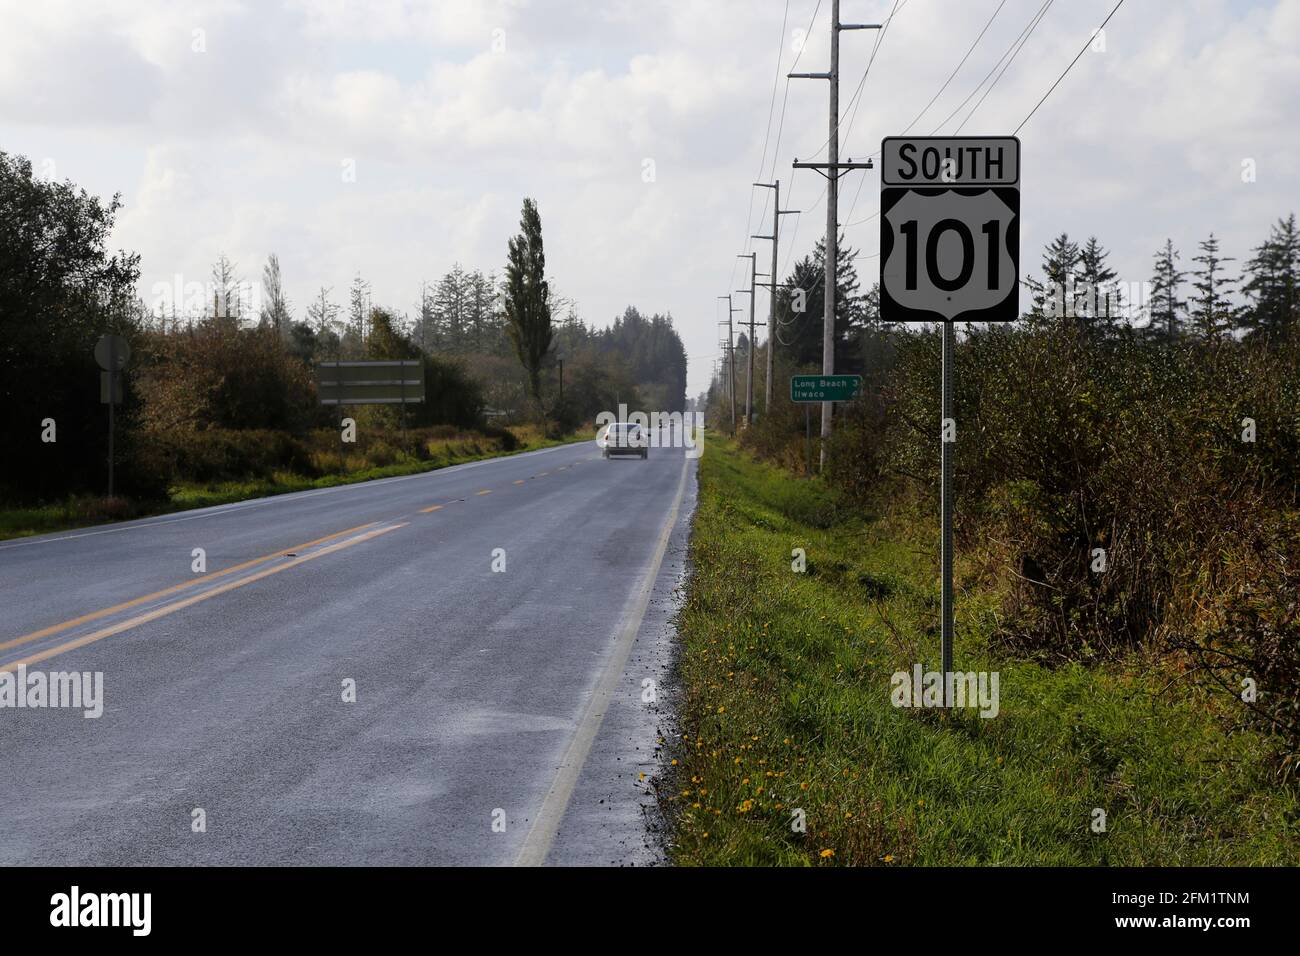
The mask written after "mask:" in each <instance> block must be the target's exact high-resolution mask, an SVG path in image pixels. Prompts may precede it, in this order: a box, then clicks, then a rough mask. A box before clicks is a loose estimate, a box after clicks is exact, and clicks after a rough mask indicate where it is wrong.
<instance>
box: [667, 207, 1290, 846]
mask: <svg viewBox="0 0 1300 956" xmlns="http://www.w3.org/2000/svg"><path fill="white" fill-rule="evenodd" d="M819 256H820V250H817V252H816V253H815V254H814V256H813V257H811V258H810V259H806V260H804V261H803V262H801V263H799V264H798V265H797V266H796V269H795V274H794V275H792V276H791V278H790V281H791V283H793V284H794V285H796V286H798V285H800V284H802V286H803V287H810V286H808V282H810V281H811V280H812V279H815V278H816V274H817V273H818V272H819V271H820V267H821V262H820V258H819ZM1232 261H1234V260H1233V259H1232V257H1230V256H1227V255H1226V254H1225V253H1224V252H1223V251H1221V250H1220V247H1219V243H1218V240H1217V239H1216V238H1215V237H1214V236H1213V235H1211V236H1210V237H1209V238H1207V239H1205V240H1203V241H1201V242H1200V243H1199V244H1198V254H1197V255H1195V256H1193V257H1192V259H1191V262H1190V268H1188V269H1187V271H1184V270H1183V269H1182V268H1181V267H1180V264H1179V263H1180V259H1179V254H1178V252H1177V250H1176V249H1175V248H1174V246H1173V243H1172V242H1167V243H1165V244H1164V247H1163V248H1162V249H1160V250H1159V251H1158V252H1157V253H1156V256H1155V260H1154V267H1153V276H1152V280H1151V282H1150V283H1149V286H1148V293H1149V294H1148V295H1147V296H1146V300H1145V301H1144V302H1143V303H1140V304H1138V305H1139V307H1137V308H1135V309H1128V308H1127V306H1128V305H1129V303H1126V302H1125V300H1124V297H1123V289H1122V288H1121V287H1120V286H1119V285H1118V284H1117V282H1116V276H1115V273H1114V271H1113V270H1111V269H1110V268H1109V267H1108V266H1107V265H1106V253H1105V250H1104V249H1103V248H1102V246H1101V244H1100V243H1099V242H1098V241H1097V240H1096V239H1089V240H1088V241H1087V242H1086V243H1085V244H1083V245H1081V246H1080V245H1078V244H1076V243H1074V242H1073V241H1072V240H1070V238H1069V237H1068V236H1066V235H1062V236H1059V237H1057V238H1056V239H1055V240H1053V241H1052V243H1050V244H1049V245H1048V247H1047V248H1046V250H1045V251H1044V254H1043V259H1042V270H1041V275H1039V276H1028V277H1027V278H1026V282H1027V285H1028V287H1029V289H1030V290H1031V292H1032V293H1033V302H1032V307H1031V309H1030V310H1029V311H1028V312H1027V313H1026V314H1024V315H1023V316H1022V317H1021V321H1019V322H1017V323H1014V324H1011V325H1005V326H998V327H972V326H963V327H961V328H959V329H958V332H959V338H958V342H957V348H956V357H955V358H956V369H955V375H954V383H955V416H956V418H955V421H956V429H957V431H956V445H955V448H954V490H955V502H956V504H955V509H956V511H955V531H956V552H957V556H958V565H957V574H956V581H955V586H956V593H957V602H956V607H957V628H956V641H955V644H956V659H955V664H956V668H957V670H959V671H983V672H997V673H998V674H999V676H1000V698H1001V701H1000V711H999V713H998V716H997V717H996V718H991V719H982V718H980V717H979V716H977V715H976V713H975V712H974V711H971V710H961V711H959V712H957V713H955V714H953V715H947V716H946V715H944V714H942V713H940V712H939V711H938V710H933V709H931V710H926V709H911V708H896V707H894V706H893V704H892V703H891V700H890V691H891V685H890V675H891V674H892V673H894V672H895V671H901V672H911V671H912V669H913V668H914V667H915V666H916V665H918V664H919V665H921V667H922V668H923V670H924V671H933V670H938V637H937V635H938V630H939V608H938V594H939V582H938V550H939V549H938V542H937V537H938V529H937V524H938V520H937V516H938V511H939V504H938V478H939V469H938V458H939V454H938V447H937V445H938V441H939V436H940V432H941V423H940V411H939V379H940V335H939V332H938V330H937V329H934V328H925V327H911V328H903V327H889V326H886V325H883V324H882V323H881V322H880V316H879V314H878V310H877V306H876V297H875V290H871V291H869V292H867V293H865V294H859V293H858V292H857V280H856V276H855V275H854V274H853V271H852V258H851V257H850V258H849V259H848V261H847V262H843V263H841V265H842V275H841V277H840V278H841V289H840V298H839V299H837V302H838V304H839V309H838V311H837V320H836V329H837V338H836V370H837V371H839V372H850V373H858V374H860V375H862V376H863V379H864V388H863V394H862V395H861V397H860V398H859V399H857V400H855V401H853V402H851V403H846V404H844V405H841V406H839V407H838V408H837V411H836V425H835V434H834V437H833V439H832V441H831V442H830V444H829V448H828V453H829V459H828V460H829V466H828V468H827V469H826V471H825V473H824V474H821V475H818V476H817V477H816V478H810V477H808V473H809V471H810V470H811V469H809V468H808V465H807V461H808V457H809V454H808V452H809V450H808V449H807V447H806V446H805V438H804V435H805V419H804V408H803V407H800V406H797V405H794V404H792V403H791V402H790V401H789V400H788V394H789V392H788V384H787V383H788V375H789V373H790V372H793V371H798V372H807V371H815V370H816V369H817V367H818V366H817V365H816V364H814V362H815V354H816V353H815V352H814V349H813V345H814V344H815V342H816V337H815V336H814V335H813V332H814V331H817V330H820V325H821V322H820V319H821V308H820V304H819V303H818V304H817V305H816V308H815V309H810V310H809V311H808V312H805V313H802V314H800V313H795V312H792V311H791V302H790V297H788V296H786V295H784V294H783V295H782V298H781V302H780V303H779V311H778V321H779V322H780V323H781V324H782V325H785V326H788V328H787V330H786V331H785V332H782V334H781V342H782V348H781V349H780V350H778V353H777V354H776V355H775V356H774V358H775V360H776V362H775V364H776V368H777V373H776V374H777V375H778V376H779V378H778V379H777V381H776V383H774V384H776V388H775V389H774V390H773V392H774V401H773V404H772V408H771V411H770V413H768V414H766V415H765V416H763V417H762V418H761V419H759V420H758V421H757V422H756V423H755V424H754V425H752V426H751V427H749V428H747V429H740V430H739V431H738V433H737V435H736V436H735V444H727V443H725V442H724V443H719V442H716V441H715V442H714V443H713V444H711V445H710V446H709V450H708V453H707V454H706V455H705V456H704V457H703V459H702V460H701V471H700V474H701V479H700V480H701V506H700V512H699V515H698V518H697V523H696V528H695V537H694V538H693V541H692V565H693V568H694V577H693V579H692V582H691V584H690V586H689V591H688V599H687V604H686V609H685V612H684V614H683V616H682V625H683V635H684V640H685V652H684V658H683V661H682V668H683V676H684V679H685V684H686V693H687V699H688V707H687V709H686V711H685V713H684V721H683V728H682V729H683V732H684V734H685V735H686V736H685V738H684V739H683V740H682V742H681V745H680V748H679V749H680V753H679V754H678V755H677V759H678V761H679V763H678V765H677V767H678V769H680V775H679V778H678V779H676V780H675V783H674V789H673V792H672V793H671V794H669V795H667V797H666V799H668V800H669V801H670V803H671V806H672V807H673V809H674V812H676V813H677V814H678V817H677V819H678V821H679V827H678V834H677V843H676V854H677V858H678V859H679V861H681V862H687V863H690V862H698V863H723V862H766V861H774V860H776V861H784V862H814V863H816V862H845V863H864V864H866V863H886V864H894V863H900V862H901V863H927V864H950V863H1071V864H1101V863H1107V864H1166V865H1172V864H1183V865H1185V864H1198V863H1199V864H1220V863H1238V864H1258V863H1295V862H1297V855H1298V851H1297V847H1298V846H1300V840H1297V837H1298V836H1300V822H1298V818H1297V799H1298V797H1297V794H1298V793H1300V230H1297V225H1296V220H1295V217H1294V216H1289V217H1287V218H1284V219H1280V220H1278V221H1277V223H1275V224H1274V225H1273V226H1272V227H1271V229H1270V230H1269V232H1268V234H1267V236H1266V237H1265V238H1264V239H1263V241H1262V242H1261V243H1260V245H1259V246H1258V247H1256V248H1255V249H1254V250H1253V252H1252V254H1251V255H1250V257H1249V258H1244V259H1243V262H1242V268H1241V275H1239V276H1236V275H1233V274H1231V272H1230V270H1229V267H1228V264H1229V263H1231V262H1232ZM756 358H757V359H758V360H757V361H756V362H755V366H756V367H757V368H759V369H762V368H764V367H765V365H766V362H765V361H764V359H765V356H764V357H762V358H759V357H758V356H756ZM728 385H729V383H727V382H725V381H724V380H722V379H717V380H715V381H714V383H713V384H712V387H711V388H710V390H709V393H708V394H707V396H706V399H705V404H706V408H707V411H706V414H707V415H708V417H709V420H710V421H711V422H714V423H721V424H723V425H727V424H729V419H730V415H729V412H730V409H729V407H728V406H729V404H730V403H729V392H730V389H729V387H728ZM755 393H756V394H759V393H760V387H756V388H755ZM813 412H814V415H815V414H816V412H817V409H816V408H814V409H813ZM814 427H815V425H814ZM815 456H816V450H815V449H813V453H812V457H813V458H815ZM795 548H803V549H805V550H806V554H807V562H808V566H807V569H806V571H805V572H804V573H797V572H795V571H793V570H792V569H791V561H792V560H793V557H794V556H793V555H791V550H792V549H795ZM796 809H799V810H802V811H803V812H804V813H805V814H806V817H807V831H806V833H804V834H801V833H800V832H798V831H797V830H794V829H792V826H791V824H792V822H793V821H792V819H791V814H792V813H793V812H794V811H795V810H796ZM1099 811H1100V812H1104V813H1105V814H1106V829H1105V831H1104V832H1100V831H1099V830H1098V829H1095V823H1096V816H1095V814H1096V813H1097V812H1099ZM706 833H707V836H705V834H706Z"/></svg>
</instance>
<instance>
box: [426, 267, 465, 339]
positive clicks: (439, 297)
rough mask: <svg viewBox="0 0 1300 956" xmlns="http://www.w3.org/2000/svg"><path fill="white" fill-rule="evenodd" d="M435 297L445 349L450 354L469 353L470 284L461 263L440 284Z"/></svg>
mask: <svg viewBox="0 0 1300 956" xmlns="http://www.w3.org/2000/svg"><path fill="white" fill-rule="evenodd" d="M433 297H434V307H435V309H436V310H437V314H438V325H439V327H440V328H441V329H442V334H443V349H444V350H445V351H448V352H466V351H469V350H470V339H469V336H468V335H467V334H466V329H467V327H468V325H469V318H470V315H469V312H470V310H469V301H470V284H469V277H468V276H467V275H466V274H465V270H464V269H463V268H461V265H460V263H459V262H458V263H456V264H455V265H454V266H452V270H451V271H450V272H448V273H447V274H446V275H445V276H443V277H442V279H441V280H440V281H439V282H438V288H437V290H436V291H435V292H434V296H433Z"/></svg>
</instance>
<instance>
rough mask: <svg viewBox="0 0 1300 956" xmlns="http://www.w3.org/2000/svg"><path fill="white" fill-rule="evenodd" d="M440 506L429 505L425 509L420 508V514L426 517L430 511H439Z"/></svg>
mask: <svg viewBox="0 0 1300 956" xmlns="http://www.w3.org/2000/svg"><path fill="white" fill-rule="evenodd" d="M441 510H442V505H429V507H427V508H421V509H420V514H422V515H427V514H428V513H429V512H430V511H441Z"/></svg>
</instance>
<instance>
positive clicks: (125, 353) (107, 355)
mask: <svg viewBox="0 0 1300 956" xmlns="http://www.w3.org/2000/svg"><path fill="white" fill-rule="evenodd" d="M130 358H131V345H130V343H129V342H127V340H126V339H124V338H123V337H122V336H120V335H101V336H100V337H99V341H98V342H96V343H95V361H96V362H98V363H99V367H100V368H102V369H103V370H104V371H105V372H120V371H122V369H124V368H126V363H127V361H128V360H129V359H130Z"/></svg>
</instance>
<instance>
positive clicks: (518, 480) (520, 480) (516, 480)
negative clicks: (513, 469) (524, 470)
mask: <svg viewBox="0 0 1300 956" xmlns="http://www.w3.org/2000/svg"><path fill="white" fill-rule="evenodd" d="M523 483H524V480H523V479H522V478H516V479H515V484H516V485H522V484H523Z"/></svg>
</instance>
